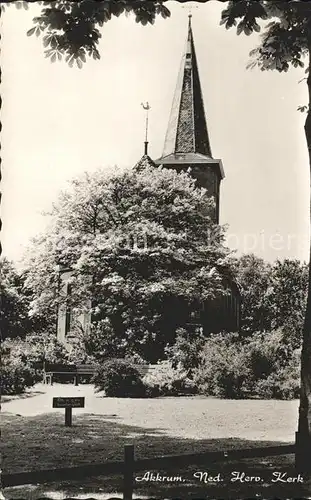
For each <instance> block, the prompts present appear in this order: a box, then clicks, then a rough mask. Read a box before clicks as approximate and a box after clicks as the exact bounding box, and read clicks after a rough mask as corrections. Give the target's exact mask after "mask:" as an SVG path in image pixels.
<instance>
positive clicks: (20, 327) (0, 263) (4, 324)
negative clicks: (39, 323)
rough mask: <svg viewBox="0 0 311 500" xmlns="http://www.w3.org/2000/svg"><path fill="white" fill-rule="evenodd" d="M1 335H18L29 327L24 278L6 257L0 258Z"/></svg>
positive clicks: (27, 299) (30, 325)
mask: <svg viewBox="0 0 311 500" xmlns="http://www.w3.org/2000/svg"><path fill="white" fill-rule="evenodd" d="M0 294H1V313H0V314H1V336H2V339H5V338H7V337H20V336H23V335H25V334H26V333H27V332H28V331H29V330H30V329H31V328H32V323H31V321H30V319H29V317H28V310H29V303H30V297H29V295H28V294H27V292H26V290H25V288H24V279H23V276H21V275H20V274H19V273H18V272H17V270H16V269H15V267H14V264H13V263H12V262H10V261H9V260H8V259H6V258H2V259H1V260H0Z"/></svg>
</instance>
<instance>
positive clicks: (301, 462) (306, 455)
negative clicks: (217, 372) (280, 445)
mask: <svg viewBox="0 0 311 500" xmlns="http://www.w3.org/2000/svg"><path fill="white" fill-rule="evenodd" d="M309 54H310V56H309V75H308V80H307V83H308V91H309V110H308V116H307V119H306V123H305V134H306V140H307V146H308V152H309V164H310V172H311V48H310V50H309ZM310 175H311V173H310ZM310 194H311V185H310ZM310 228H311V201H310ZM296 466H297V469H299V471H301V472H304V473H307V474H311V243H310V263H309V285H308V298H307V309H306V315H305V322H304V327H303V343H302V353H301V391H300V407H299V423H298V432H297V435H296Z"/></svg>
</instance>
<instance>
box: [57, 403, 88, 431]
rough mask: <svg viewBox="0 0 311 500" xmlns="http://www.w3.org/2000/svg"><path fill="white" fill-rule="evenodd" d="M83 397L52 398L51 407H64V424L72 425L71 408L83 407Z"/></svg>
mask: <svg viewBox="0 0 311 500" xmlns="http://www.w3.org/2000/svg"><path fill="white" fill-rule="evenodd" d="M84 404H85V398H67V397H66V398H53V408H65V426H66V427H71V426H72V408H84Z"/></svg>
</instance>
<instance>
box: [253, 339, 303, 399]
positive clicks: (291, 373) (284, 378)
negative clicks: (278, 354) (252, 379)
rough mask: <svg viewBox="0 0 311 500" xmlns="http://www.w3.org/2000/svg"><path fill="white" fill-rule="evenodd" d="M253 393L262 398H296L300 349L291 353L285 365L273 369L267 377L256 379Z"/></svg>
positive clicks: (298, 383) (298, 391) (298, 387)
mask: <svg viewBox="0 0 311 500" xmlns="http://www.w3.org/2000/svg"><path fill="white" fill-rule="evenodd" d="M254 390H255V393H256V394H257V395H258V397H260V398H262V399H272V398H273V399H298V398H299V394H300V349H296V350H295V351H294V352H293V354H292V355H291V357H290V359H289V362H288V364H287V365H285V366H282V367H281V368H280V369H279V370H277V371H276V370H274V371H273V372H271V374H270V375H269V376H268V377H267V378H261V379H258V380H257V381H256V384H255V388H254Z"/></svg>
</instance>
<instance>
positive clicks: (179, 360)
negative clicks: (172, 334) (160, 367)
mask: <svg viewBox="0 0 311 500" xmlns="http://www.w3.org/2000/svg"><path fill="white" fill-rule="evenodd" d="M205 341H206V338H205V336H204V335H203V334H202V333H201V332H200V331H195V332H193V331H189V330H187V329H185V328H178V329H177V330H176V339H175V342H174V344H172V345H168V346H167V347H166V348H165V354H166V357H167V359H168V360H169V361H170V362H171V364H172V367H173V368H176V367H177V366H180V367H182V368H183V369H184V370H188V371H189V370H190V371H191V370H192V369H193V368H196V367H197V366H198V363H199V354H200V352H201V349H202V347H203V345H204V343H205Z"/></svg>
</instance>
